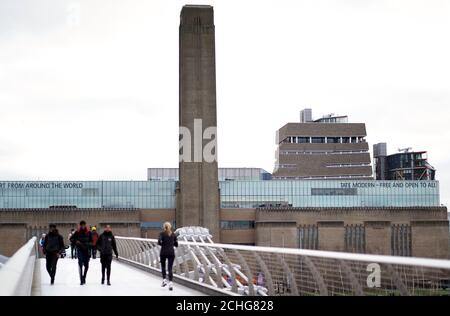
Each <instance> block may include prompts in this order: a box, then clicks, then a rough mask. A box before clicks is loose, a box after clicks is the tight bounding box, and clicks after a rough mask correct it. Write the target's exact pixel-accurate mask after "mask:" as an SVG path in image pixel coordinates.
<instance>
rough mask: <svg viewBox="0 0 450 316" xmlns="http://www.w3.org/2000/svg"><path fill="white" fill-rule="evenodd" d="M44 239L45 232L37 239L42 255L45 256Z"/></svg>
mask: <svg viewBox="0 0 450 316" xmlns="http://www.w3.org/2000/svg"><path fill="white" fill-rule="evenodd" d="M44 240H45V234H42V235H41V239H39V249H41V252H42V255H44V256H45V254H44V248H43V247H44Z"/></svg>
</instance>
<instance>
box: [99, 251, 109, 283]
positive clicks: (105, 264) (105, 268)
mask: <svg viewBox="0 0 450 316" xmlns="http://www.w3.org/2000/svg"><path fill="white" fill-rule="evenodd" d="M111 262H112V254H110V255H102V254H101V255H100V263H101V264H102V280H104V279H105V272H106V277H107V280H108V281H109V278H110V276H111Z"/></svg>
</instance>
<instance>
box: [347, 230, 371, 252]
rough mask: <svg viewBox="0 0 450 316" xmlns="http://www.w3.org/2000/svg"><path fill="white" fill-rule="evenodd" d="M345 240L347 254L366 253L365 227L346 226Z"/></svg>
mask: <svg viewBox="0 0 450 316" xmlns="http://www.w3.org/2000/svg"><path fill="white" fill-rule="evenodd" d="M344 238H345V251H346V252H354V253H365V252H366V230H365V227H364V225H361V224H359V225H346V226H345V237H344Z"/></svg>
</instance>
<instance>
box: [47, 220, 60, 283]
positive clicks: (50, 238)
mask: <svg viewBox="0 0 450 316" xmlns="http://www.w3.org/2000/svg"><path fill="white" fill-rule="evenodd" d="M49 230H50V231H49V232H48V234H47V235H46V236H45V238H44V243H43V246H42V250H43V252H44V255H45V260H46V268H47V272H48V274H49V276H50V284H52V285H53V284H54V283H55V275H56V265H57V263H58V258H59V256H60V254H61V253H62V252H63V251H65V248H64V239H63V237H62V236H61V235H60V234H59V233H58V230H57V229H56V225H55V224H50V225H49Z"/></svg>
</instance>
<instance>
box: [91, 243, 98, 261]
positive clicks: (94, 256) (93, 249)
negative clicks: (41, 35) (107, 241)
mask: <svg viewBox="0 0 450 316" xmlns="http://www.w3.org/2000/svg"><path fill="white" fill-rule="evenodd" d="M91 254H92V259H96V258H97V248H96V247H95V246H94V247H91Z"/></svg>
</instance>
